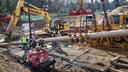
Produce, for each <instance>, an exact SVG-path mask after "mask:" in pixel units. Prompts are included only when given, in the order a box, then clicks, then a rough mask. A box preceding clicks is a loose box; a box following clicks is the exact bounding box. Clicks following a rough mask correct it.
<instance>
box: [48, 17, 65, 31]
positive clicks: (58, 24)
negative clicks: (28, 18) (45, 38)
mask: <svg viewBox="0 0 128 72" xmlns="http://www.w3.org/2000/svg"><path fill="white" fill-rule="evenodd" d="M59 30H64V22H63V20H61V19H53V20H52V22H51V26H50V31H54V32H56V31H59Z"/></svg>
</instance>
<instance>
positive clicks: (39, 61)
mask: <svg viewBox="0 0 128 72" xmlns="http://www.w3.org/2000/svg"><path fill="white" fill-rule="evenodd" d="M14 56H15V54H14ZM15 58H16V60H17V62H18V63H20V64H22V65H25V66H27V67H29V68H31V69H32V70H33V71H34V72H42V71H44V72H47V71H46V70H47V69H49V68H51V67H50V66H51V65H52V66H53V67H54V64H55V63H56V61H55V59H54V58H52V57H49V54H48V52H47V51H46V50H45V49H44V48H41V47H40V46H36V48H33V49H31V50H28V52H27V53H23V54H20V55H16V57H15ZM50 70H51V69H50Z"/></svg>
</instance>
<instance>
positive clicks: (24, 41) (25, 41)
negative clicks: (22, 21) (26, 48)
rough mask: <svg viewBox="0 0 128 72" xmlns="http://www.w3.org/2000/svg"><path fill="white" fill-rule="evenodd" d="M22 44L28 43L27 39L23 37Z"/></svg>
mask: <svg viewBox="0 0 128 72" xmlns="http://www.w3.org/2000/svg"><path fill="white" fill-rule="evenodd" d="M20 42H21V43H28V39H27V37H22V38H21V40H20Z"/></svg>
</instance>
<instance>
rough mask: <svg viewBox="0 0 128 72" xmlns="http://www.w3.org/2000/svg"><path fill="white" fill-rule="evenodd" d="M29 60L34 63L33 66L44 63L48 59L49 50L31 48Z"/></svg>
mask: <svg viewBox="0 0 128 72" xmlns="http://www.w3.org/2000/svg"><path fill="white" fill-rule="evenodd" d="M27 56H28V60H29V61H30V62H31V63H32V66H34V67H35V66H37V65H39V64H44V63H45V62H46V61H47V60H48V52H47V51H46V50H45V49H43V48H42V49H40V50H39V51H36V50H34V49H33V50H30V51H29V52H28V55H27Z"/></svg>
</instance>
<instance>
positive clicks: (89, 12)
mask: <svg viewBox="0 0 128 72" xmlns="http://www.w3.org/2000/svg"><path fill="white" fill-rule="evenodd" d="M88 14H94V12H93V11H91V10H85V11H82V10H77V11H71V12H69V16H78V15H88Z"/></svg>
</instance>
